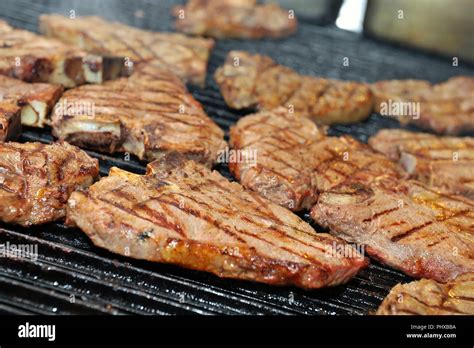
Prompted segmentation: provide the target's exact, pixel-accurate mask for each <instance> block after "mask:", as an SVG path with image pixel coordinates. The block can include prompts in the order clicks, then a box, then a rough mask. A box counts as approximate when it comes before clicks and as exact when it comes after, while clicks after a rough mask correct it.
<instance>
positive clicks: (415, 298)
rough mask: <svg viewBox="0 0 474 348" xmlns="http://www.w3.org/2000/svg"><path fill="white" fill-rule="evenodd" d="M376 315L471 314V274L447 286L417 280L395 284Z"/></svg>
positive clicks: (473, 308)
mask: <svg viewBox="0 0 474 348" xmlns="http://www.w3.org/2000/svg"><path fill="white" fill-rule="evenodd" d="M377 314H378V315H466V314H470V315H473V314H474V273H468V274H464V275H462V276H459V277H457V278H456V279H455V280H452V281H450V282H448V283H447V284H440V283H437V282H435V281H433V280H428V279H421V280H418V281H415V282H411V283H408V284H398V285H396V286H395V287H394V288H393V289H392V290H391V291H390V293H389V294H388V296H387V297H386V298H385V300H384V301H383V302H382V304H381V305H380V307H379V309H378V310H377Z"/></svg>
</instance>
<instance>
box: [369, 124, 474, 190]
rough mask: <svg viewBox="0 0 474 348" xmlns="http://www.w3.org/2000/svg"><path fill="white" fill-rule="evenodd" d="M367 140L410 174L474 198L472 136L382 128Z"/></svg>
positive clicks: (428, 182)
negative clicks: (437, 134) (440, 134)
mask: <svg viewBox="0 0 474 348" xmlns="http://www.w3.org/2000/svg"><path fill="white" fill-rule="evenodd" d="M369 144H370V145H371V146H372V148H374V149H375V150H377V151H380V152H382V153H384V154H385V155H387V156H389V157H390V158H391V159H392V160H394V161H399V162H400V163H401V164H402V166H403V167H404V168H405V170H406V171H407V172H408V173H409V174H411V175H412V177H413V178H416V179H418V180H421V181H423V182H425V183H427V184H428V185H430V186H435V187H438V188H440V189H442V190H445V191H449V192H452V193H455V194H460V195H464V196H466V197H469V198H471V199H474V138H469V137H448V136H444V137H440V136H436V135H431V134H426V133H413V132H409V131H405V130H401V129H384V130H381V131H380V132H378V133H377V134H376V135H375V136H373V137H372V138H370V140H369Z"/></svg>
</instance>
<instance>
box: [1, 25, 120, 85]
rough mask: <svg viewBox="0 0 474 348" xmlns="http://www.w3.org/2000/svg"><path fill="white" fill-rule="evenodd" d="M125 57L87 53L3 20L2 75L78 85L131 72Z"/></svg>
mask: <svg viewBox="0 0 474 348" xmlns="http://www.w3.org/2000/svg"><path fill="white" fill-rule="evenodd" d="M128 73H129V72H128V69H127V68H126V67H125V66H124V59H123V58H122V57H102V56H98V55H91V54H87V53H86V52H85V51H82V50H81V49H79V48H76V47H74V46H70V45H66V44H64V43H62V42H60V41H58V40H55V39H50V38H46V37H43V36H40V35H37V34H35V33H32V32H29V31H26V30H19V29H13V28H12V27H10V26H9V25H8V24H7V23H6V22H2V21H0V74H2V75H7V76H10V77H14V78H17V79H20V80H23V81H27V82H49V83H57V84H62V85H63V86H65V87H68V88H69V87H75V86H78V85H82V84H84V83H102V82H103V81H105V80H107V79H113V78H116V77H118V76H122V75H124V74H128Z"/></svg>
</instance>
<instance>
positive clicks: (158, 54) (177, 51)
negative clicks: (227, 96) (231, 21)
mask: <svg viewBox="0 0 474 348" xmlns="http://www.w3.org/2000/svg"><path fill="white" fill-rule="evenodd" d="M91 28H93V30H91ZM40 31H41V32H42V33H43V34H45V35H47V36H50V37H54V38H57V39H59V40H61V41H63V42H66V43H68V44H72V45H74V46H76V47H80V48H82V49H84V50H86V51H88V52H91V53H95V54H103V55H115V56H120V57H125V59H126V62H127V63H132V62H144V61H145V62H147V63H148V64H151V65H154V66H157V67H161V68H167V69H169V70H171V71H173V72H174V73H175V74H177V75H178V76H179V77H181V78H182V79H184V80H185V81H186V82H191V83H193V84H196V85H200V86H204V82H205V78H206V71H207V61H208V59H209V55H210V52H211V50H212V48H213V47H214V41H213V40H210V39H203V38H189V37H187V36H185V35H182V34H176V33H156V32H150V31H146V30H141V29H137V28H134V27H130V26H127V25H125V24H121V23H116V22H108V21H106V20H104V19H102V18H100V17H77V18H75V19H70V18H68V17H63V16H60V15H42V16H41V17H40Z"/></svg>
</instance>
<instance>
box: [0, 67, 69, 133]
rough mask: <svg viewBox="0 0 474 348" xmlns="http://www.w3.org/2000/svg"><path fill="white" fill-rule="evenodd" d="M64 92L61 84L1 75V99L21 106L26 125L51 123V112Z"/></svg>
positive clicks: (34, 125) (38, 125)
mask: <svg viewBox="0 0 474 348" xmlns="http://www.w3.org/2000/svg"><path fill="white" fill-rule="evenodd" d="M62 92H63V87H62V86H61V85H54V84H48V83H26V82H22V81H20V80H18V79H14V78H10V77H6V76H0V100H3V101H7V102H10V103H12V104H14V105H17V106H19V107H21V123H22V124H23V125H26V126H33V127H40V128H43V127H44V126H45V125H49V124H50V121H51V120H50V119H49V112H50V111H51V108H52V107H53V105H54V104H55V103H56V101H57V100H58V99H59V97H60V96H61V93H62Z"/></svg>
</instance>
